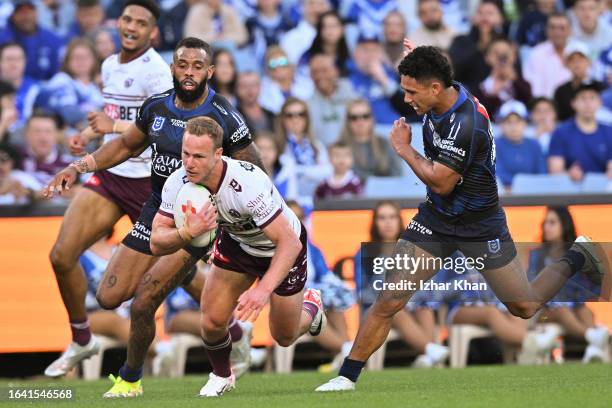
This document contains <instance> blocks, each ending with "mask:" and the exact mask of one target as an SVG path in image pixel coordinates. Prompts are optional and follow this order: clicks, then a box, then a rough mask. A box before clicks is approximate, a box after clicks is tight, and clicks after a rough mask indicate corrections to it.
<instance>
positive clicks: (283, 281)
mask: <svg viewBox="0 0 612 408" xmlns="http://www.w3.org/2000/svg"><path fill="white" fill-rule="evenodd" d="M222 136H223V132H222V129H221V128H220V127H219V126H218V124H217V123H216V122H214V121H213V120H211V119H210V118H205V117H204V118H196V119H191V120H190V121H189V122H187V130H186V131H185V136H184V138H183V151H182V158H183V167H181V168H180V169H179V170H177V171H176V172H175V173H173V174H172V175H171V176H170V177H169V178H168V180H167V181H166V184H165V185H164V189H163V193H162V201H163V202H162V205H161V207H160V210H159V212H158V214H157V215H156V216H155V219H154V220H153V233H152V235H151V248H152V249H153V251H154V252H160V253H169V252H172V251H176V250H178V249H179V248H183V247H184V246H185V245H186V244H187V243H188V242H189V241H190V240H191V239H192V238H193V237H195V236H198V235H201V234H202V233H204V232H205V231H209V230H211V229H213V228H216V220H217V215H218V220H219V224H220V227H221V230H222V232H221V234H220V235H219V236H218V237H217V240H216V242H215V247H214V255H213V257H214V258H213V265H212V267H211V270H210V272H209V275H208V277H207V280H206V283H205V285H204V291H203V292H202V299H206V302H205V303H201V304H202V320H201V321H202V334H203V340H204V347H205V348H206V352H207V354H208V358H209V361H210V362H211V365H212V367H213V372H212V373H211V374H210V376H209V380H208V382H207V383H206V385H204V386H203V387H202V389H201V390H200V396H202V397H217V396H220V395H221V394H223V393H224V392H226V391H230V390H232V389H233V388H234V385H235V378H234V374H233V373H232V370H231V368H230V360H229V356H230V352H231V349H232V344H231V341H230V335H229V333H228V322H229V320H230V318H231V316H232V313H233V311H234V309H235V308H236V306H237V317H238V318H239V319H241V320H248V319H253V320H255V319H256V318H257V316H258V315H259V313H260V312H261V310H262V309H263V307H264V306H265V305H266V304H267V303H268V302H270V330H271V332H272V337H274V339H275V340H276V342H277V343H278V344H280V345H281V346H284V347H286V346H289V345H290V344H292V343H293V342H294V341H295V340H296V339H298V338H299V337H300V336H301V335H302V334H304V333H306V332H309V333H310V334H311V335H313V336H316V335H318V334H319V333H320V332H321V329H322V328H323V326H324V324H325V315H324V313H323V305H322V303H321V298H320V293H319V292H318V291H316V290H312V289H309V290H306V291H304V284H305V283H306V229H305V228H304V226H303V225H302V224H301V223H300V221H299V220H298V218H297V217H296V215H295V214H294V213H293V211H291V209H290V208H289V207H288V206H287V204H286V203H285V202H284V201H283V199H282V197H281V196H280V194H279V192H278V191H277V190H276V188H275V187H274V184H273V183H272V181H271V180H270V178H269V177H268V176H267V175H266V174H265V173H264V172H263V171H262V170H261V169H260V168H257V167H255V166H253V165H252V164H251V163H247V162H244V161H238V160H232V159H227V158H225V157H222V154H223V148H222ZM189 181H190V182H193V183H198V184H201V185H203V186H205V187H206V188H207V189H208V190H209V191H210V193H211V199H212V200H213V203H214V205H211V204H210V203H207V204H206V205H205V206H204V207H203V208H202V209H201V210H200V211H199V212H197V213H195V214H192V213H191V209H190V206H189V207H188V208H187V209H186V214H187V215H186V221H185V225H184V226H183V227H182V228H181V229H180V230H179V229H177V228H176V226H175V224H174V218H173V216H174V211H175V208H174V204H175V201H176V197H177V194H178V192H179V190H180V189H181V187H182V186H183V185H184V184H185V183H187V182H189ZM188 205H189V204H188ZM215 207H216V209H215ZM177 210H178V211H181V209H177ZM258 278H259V282H258V284H257V286H255V287H252V285H253V283H254V282H255V281H256V280H257V279H258Z"/></svg>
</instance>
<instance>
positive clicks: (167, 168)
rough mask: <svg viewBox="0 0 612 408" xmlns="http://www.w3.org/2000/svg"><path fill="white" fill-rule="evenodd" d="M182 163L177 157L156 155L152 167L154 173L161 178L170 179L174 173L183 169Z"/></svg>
mask: <svg viewBox="0 0 612 408" xmlns="http://www.w3.org/2000/svg"><path fill="white" fill-rule="evenodd" d="M181 164H182V161H181V159H178V158H176V157H170V156H164V155H162V154H157V153H155V154H154V157H153V160H152V162H151V166H152V168H153V172H154V173H155V174H157V175H158V176H161V177H170V175H171V174H172V173H174V172H175V171H176V170H178V169H179V168H180V167H181Z"/></svg>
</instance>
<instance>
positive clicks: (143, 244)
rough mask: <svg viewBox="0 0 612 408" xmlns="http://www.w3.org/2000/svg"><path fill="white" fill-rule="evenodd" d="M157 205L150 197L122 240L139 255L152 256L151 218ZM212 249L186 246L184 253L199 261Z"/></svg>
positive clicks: (155, 212)
mask: <svg viewBox="0 0 612 408" xmlns="http://www.w3.org/2000/svg"><path fill="white" fill-rule="evenodd" d="M158 208H159V204H158V203H157V202H156V200H154V199H153V198H152V197H151V198H150V199H149V200H148V201H147V202H146V203H145V205H144V206H143V207H142V211H141V212H140V216H139V217H138V219H137V220H136V222H135V223H134V226H133V227H132V229H131V230H130V232H128V234H127V235H126V236H125V238H123V241H121V243H122V244H123V245H125V246H126V247H128V248H131V249H133V250H134V251H138V252H140V253H141V254H145V255H151V256H152V255H153V253H152V252H151V229H152V227H153V218H155V214H157V210H158ZM211 247H212V245H211V246H208V247H202V248H200V247H194V246H191V245H187V246H186V247H185V248H183V249H185V251H187V252H189V254H190V255H191V256H193V257H194V258H196V259H200V258H202V257H204V255H206V254H207V252H208V250H209V249H210V248H211Z"/></svg>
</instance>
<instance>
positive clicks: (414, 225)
mask: <svg viewBox="0 0 612 408" xmlns="http://www.w3.org/2000/svg"><path fill="white" fill-rule="evenodd" d="M408 229H409V230H413V231H416V232H418V233H419V234H423V235H431V234H432V232H431V230H430V229H429V228H427V227H426V226H424V225H423V224H421V223H419V222H417V221H415V220H412V221H410V224H408Z"/></svg>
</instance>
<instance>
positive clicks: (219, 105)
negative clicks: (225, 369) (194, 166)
mask: <svg viewBox="0 0 612 408" xmlns="http://www.w3.org/2000/svg"><path fill="white" fill-rule="evenodd" d="M211 61H212V50H211V48H210V46H209V45H208V44H207V43H205V42H204V41H202V40H199V39H197V38H193V37H189V38H185V39H183V40H181V41H180V42H179V44H177V47H176V50H175V53H174V57H173V63H172V66H171V71H172V77H173V81H174V89H171V90H169V91H167V92H164V93H161V94H158V95H155V96H152V97H151V98H149V99H147V100H146V101H145V102H144V103H143V104H142V106H141V108H140V110H139V112H138V115H137V118H136V123H135V124H133V125H131V126H130V127H129V128H128V129H127V130H126V131H125V132H124V133H123V134H122V135H121V137H120V138H119V139H116V140H114V141H112V142H109V143H107V144H105V145H103V146H102V147H101V148H100V149H98V150H97V151H96V152H94V153H93V154H91V155H87V156H86V157H85V158H84V159H81V160H79V161H77V162H76V163H74V164H73V165H71V166H70V167H68V168H66V169H65V170H63V171H62V172H60V173H59V174H58V175H57V176H56V177H55V179H54V180H53V181H52V182H51V184H50V186H49V189H50V190H53V189H57V188H59V186H61V185H62V183H64V182H67V183H68V185H70V184H71V183H72V182H73V181H74V180H75V178H76V176H77V172H88V171H92V170H95V169H104V168H109V167H112V166H115V165H116V164H118V163H121V162H123V161H125V160H126V159H128V158H129V157H131V156H133V155H134V154H137V153H138V152H140V151H142V150H143V149H144V148H146V147H147V146H149V145H151V146H152V147H153V158H152V174H151V185H152V190H153V191H152V194H151V197H150V198H149V199H148V201H147V202H146V203H145V205H144V207H143V208H142V212H141V214H140V217H139V218H138V221H137V222H136V224H135V225H134V227H133V229H132V231H131V232H130V233H129V234H128V235H127V236H126V237H125V239H124V240H123V242H122V243H121V245H120V246H119V248H118V250H117V251H116V253H115V254H114V255H113V258H112V259H111V261H110V263H109V266H108V268H107V270H106V272H105V275H104V278H103V280H102V282H101V283H100V286H99V287H98V292H97V299H98V302H99V303H100V305H101V306H102V307H103V308H105V309H114V308H116V307H117V306H118V305H120V304H121V303H122V302H123V301H125V300H127V299H130V298H132V297H133V298H134V300H133V302H132V306H131V314H130V317H131V330H130V339H129V343H128V353H127V361H126V363H125V364H124V365H123V367H122V368H121V370H120V371H119V376H118V377H117V378H116V379H114V382H115V384H114V385H113V387H112V388H111V389H110V390H109V391H108V392H107V393H105V394H104V396H105V397H107V398H114V397H133V396H139V395H141V394H142V386H141V378H142V367H143V364H144V360H145V357H146V353H147V350H148V348H149V345H150V344H151V342H152V341H153V338H154V336H155V320H154V315H155V311H156V310H157V308H158V307H159V305H160V304H161V303H162V302H163V300H164V298H165V297H166V296H167V295H168V293H170V292H171V291H172V290H173V289H174V288H176V287H177V286H178V285H179V284H181V283H183V284H186V283H187V281H189V280H190V278H191V276H188V272H189V271H190V270H191V269H192V266H193V265H194V264H195V262H196V261H197V260H198V259H200V258H201V257H202V256H203V255H204V254H205V253H206V248H196V247H192V246H189V245H188V246H185V248H183V250H181V251H177V252H176V253H173V254H170V255H168V256H163V257H158V256H156V255H157V254H156V255H154V254H153V253H152V252H151V248H150V244H149V239H150V233H151V225H152V222H153V217H154V216H155V214H156V212H157V210H158V208H159V205H160V203H161V193H162V187H163V185H164V182H165V180H166V178H167V177H168V176H170V174H172V173H173V172H174V171H175V170H176V169H178V168H179V167H180V166H181V142H182V138H183V132H184V130H185V127H186V123H187V120H189V119H190V118H193V117H198V116H202V117H209V118H211V120H213V121H215V122H218V123H219V124H220V126H221V128H222V132H223V147H224V154H227V155H231V156H232V157H234V158H240V159H244V160H246V161H249V162H251V163H255V164H257V165H260V159H259V155H258V152H257V150H256V149H255V147H254V145H253V144H252V143H251V137H250V134H249V131H248V128H247V127H246V125H245V123H244V120H243V119H242V117H240V115H239V114H238V113H237V112H236V111H235V110H234V109H233V108H232V106H231V105H230V104H229V102H228V101H227V100H226V99H225V98H223V97H221V96H219V95H217V94H216V93H215V92H214V90H212V89H210V88H209V87H208V85H207V81H208V80H209V79H210V77H211V76H212V75H213V72H214V67H213V66H212V65H211ZM186 279H187V281H186ZM192 289H193V290H191V291H190V293H192V294H194V295H196V296H197V299H200V293H199V291H198V290H197V289H198V288H192ZM200 290H201V288H200ZM231 333H232V339H233V340H235V341H240V343H238V344H239V347H236V351H235V353H234V354H235V355H233V356H232V357H233V360H243V361H244V360H248V354H249V349H250V338H249V337H250V336H249V335H248V334H245V335H244V336H243V333H242V329H241V327H240V325H239V324H238V323H237V322H235V323H233V325H232V326H231ZM247 368H248V366H246V367H245V365H244V364H242V368H241V369H242V370H245V369H247Z"/></svg>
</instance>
